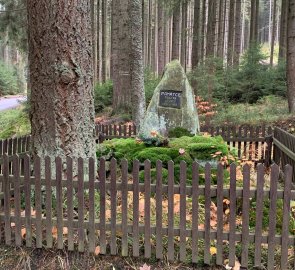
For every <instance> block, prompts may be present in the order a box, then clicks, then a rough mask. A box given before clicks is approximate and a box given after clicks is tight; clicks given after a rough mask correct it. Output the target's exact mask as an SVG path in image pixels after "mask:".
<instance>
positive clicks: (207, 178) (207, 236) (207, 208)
mask: <svg viewBox="0 0 295 270" xmlns="http://www.w3.org/2000/svg"><path fill="white" fill-rule="evenodd" d="M210 189H211V165H210V164H209V163H206V165H205V238H204V239H205V247H204V263H205V264H210V260H211V255H210V247H211V243H210V228H211V227H210V220H211V217H210V214H211V213H210V209H211V191H210Z"/></svg>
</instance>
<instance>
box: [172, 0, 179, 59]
mask: <svg viewBox="0 0 295 270" xmlns="http://www.w3.org/2000/svg"><path fill="white" fill-rule="evenodd" d="M179 37H180V4H177V5H176V6H175V7H174V11H173V30H172V56H171V57H172V60H175V59H179V45H180V44H179V41H180V38H179Z"/></svg>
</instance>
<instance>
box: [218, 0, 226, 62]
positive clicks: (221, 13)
mask: <svg viewBox="0 0 295 270" xmlns="http://www.w3.org/2000/svg"><path fill="white" fill-rule="evenodd" d="M225 5H226V0H220V3H219V10H218V40H217V57H220V58H222V59H223V52H224V26H225V16H224V15H225V13H224V9H225Z"/></svg>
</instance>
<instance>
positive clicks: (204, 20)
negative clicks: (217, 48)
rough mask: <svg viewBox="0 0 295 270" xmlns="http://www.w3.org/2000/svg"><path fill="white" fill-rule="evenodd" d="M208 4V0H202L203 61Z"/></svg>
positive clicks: (201, 56)
mask: <svg viewBox="0 0 295 270" xmlns="http://www.w3.org/2000/svg"><path fill="white" fill-rule="evenodd" d="M206 6H207V0H203V2H202V27H201V55H200V59H201V60H202V61H203V60H204V59H205V43H206V42H205V40H206V39H205V37H206V18H207V13H206V10H207V8H206Z"/></svg>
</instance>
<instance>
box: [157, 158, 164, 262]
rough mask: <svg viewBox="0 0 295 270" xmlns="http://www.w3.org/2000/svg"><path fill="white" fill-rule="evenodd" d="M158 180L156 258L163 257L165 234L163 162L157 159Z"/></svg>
mask: <svg viewBox="0 0 295 270" xmlns="http://www.w3.org/2000/svg"><path fill="white" fill-rule="evenodd" d="M156 170H157V180H156V258H157V259H160V260H161V259H163V242H162V240H163V236H162V226H163V224H162V220H163V210H162V201H163V196H162V181H163V177H162V162H161V161H160V160H158V161H157V164H156Z"/></svg>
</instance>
